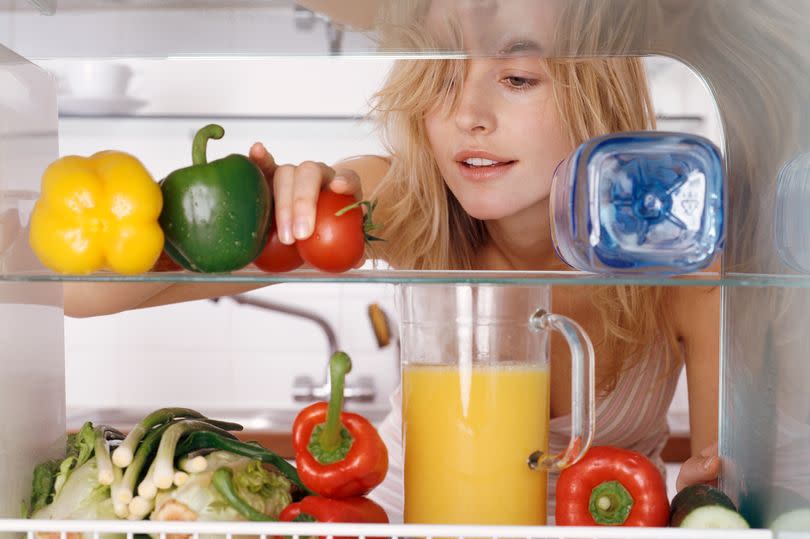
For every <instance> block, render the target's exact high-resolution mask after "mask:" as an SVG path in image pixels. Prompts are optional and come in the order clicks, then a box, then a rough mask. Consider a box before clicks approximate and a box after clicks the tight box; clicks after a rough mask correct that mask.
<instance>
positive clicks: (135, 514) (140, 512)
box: [128, 496, 155, 520]
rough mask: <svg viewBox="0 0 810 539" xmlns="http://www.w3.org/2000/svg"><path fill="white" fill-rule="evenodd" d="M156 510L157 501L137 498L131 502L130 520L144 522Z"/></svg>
mask: <svg viewBox="0 0 810 539" xmlns="http://www.w3.org/2000/svg"><path fill="white" fill-rule="evenodd" d="M154 508H155V501H154V500H153V499H147V498H142V497H141V496H135V497H134V498H132V501H131V502H129V517H128V518H129V520H142V519H143V518H144V517H145V516H146V515H148V514H149V513H151V512H152V509H154Z"/></svg>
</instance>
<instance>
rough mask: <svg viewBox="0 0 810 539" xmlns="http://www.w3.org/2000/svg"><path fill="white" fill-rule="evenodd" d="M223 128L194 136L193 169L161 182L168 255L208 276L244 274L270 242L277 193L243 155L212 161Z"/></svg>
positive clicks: (208, 128)
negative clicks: (211, 147)
mask: <svg viewBox="0 0 810 539" xmlns="http://www.w3.org/2000/svg"><path fill="white" fill-rule="evenodd" d="M224 134H225V131H224V130H223V129H222V127H220V126H219V125H214V124H212V125H207V126H205V127H203V128H202V129H200V130H199V131H198V132H197V134H196V136H195V137H194V143H193V147H192V162H193V163H194V164H193V165H192V166H190V167H187V168H183V169H180V170H176V171H174V172H172V173H171V174H169V175H168V176H167V177H166V178H165V179H164V180H163V181H162V182H161V183H160V188H161V190H162V191H163V201H164V202H163V211H162V212H161V214H160V225H161V227H162V228H163V232H164V234H165V236H166V243H165V246H164V248H165V250H166V253H167V254H168V255H169V256H170V257H171V258H172V259H173V260H174V261H175V262H177V263H178V264H180V265H181V266H183V267H184V268H186V269H188V270H191V271H197V272H203V273H224V272H229V271H234V270H238V269H241V268H243V267H245V266H247V265H248V264H250V263H251V262H253V260H254V259H255V258H256V257H257V256H258V255H259V253H260V252H261V250H262V249H263V248H264V244H265V243H266V242H267V232H268V229H269V226H268V224H269V220H270V218H271V208H272V203H273V200H272V194H271V192H270V189H269V187H268V185H267V182H266V181H265V179H264V176H263V175H262V172H261V170H259V167H257V166H256V165H255V164H254V163H253V162H251V161H250V160H249V159H248V158H247V157H245V156H244V155H238V154H232V155H229V156H227V157H225V158H223V159H218V160H216V161H212V162H211V163H208V162H207V159H206V147H207V144H208V140H209V139H212V138H213V139H221V138H222V137H223V135H224Z"/></svg>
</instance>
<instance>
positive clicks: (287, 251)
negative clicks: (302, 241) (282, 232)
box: [253, 219, 304, 273]
mask: <svg viewBox="0 0 810 539" xmlns="http://www.w3.org/2000/svg"><path fill="white" fill-rule="evenodd" d="M303 263H304V260H303V259H302V258H301V256H300V255H299V254H298V249H296V248H295V244H294V243H293V244H292V245H286V244H284V243H281V241H280V240H279V239H278V234H277V231H276V223H275V219H273V222H272V223H271V224H270V237H269V238H268V240H267V244H266V245H265V246H264V249H262V252H261V253H259V256H258V257H256V260H254V261H253V264H255V265H256V267H257V268H259V269H260V270H262V271H266V272H268V273H281V272H284V271H292V270H294V269H295V268H297V267H299V266H301V265H302V264H303Z"/></svg>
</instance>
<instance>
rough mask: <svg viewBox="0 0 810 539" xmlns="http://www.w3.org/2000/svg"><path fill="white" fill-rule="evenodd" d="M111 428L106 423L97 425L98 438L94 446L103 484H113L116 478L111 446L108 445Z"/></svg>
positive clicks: (99, 475) (99, 480)
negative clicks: (111, 457)
mask: <svg viewBox="0 0 810 539" xmlns="http://www.w3.org/2000/svg"><path fill="white" fill-rule="evenodd" d="M110 430H111V429H110V428H109V427H107V426H106V425H99V426H98V427H96V439H95V442H94V447H93V451H94V452H95V454H96V465H97V466H98V482H99V483H101V484H102V485H112V484H113V480H114V479H115V473H114V471H113V463H112V460H111V459H110V448H109V446H108V445H107V436H108V433H109V431H110Z"/></svg>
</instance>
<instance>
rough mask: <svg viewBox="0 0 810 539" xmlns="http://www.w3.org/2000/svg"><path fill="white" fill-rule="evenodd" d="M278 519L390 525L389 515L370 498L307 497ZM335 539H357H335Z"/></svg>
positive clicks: (350, 538)
mask: <svg viewBox="0 0 810 539" xmlns="http://www.w3.org/2000/svg"><path fill="white" fill-rule="evenodd" d="M278 519H279V520H280V521H282V522H346V523H351V524H388V515H387V514H386V513H385V510H384V509H383V508H382V507H380V506H379V505H377V504H376V503H374V502H372V501H371V500H369V499H368V498H363V497H361V496H357V497H354V498H341V499H333V498H322V497H320V496H307V497H306V498H304V499H302V500H301V501H300V502H296V503H291V504H290V505H288V506H287V507H285V508H284V510H283V511H281V514H279V516H278ZM321 539H323V538H321ZM334 539H356V538H355V537H335V538H334ZM369 539H371V538H369Z"/></svg>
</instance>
